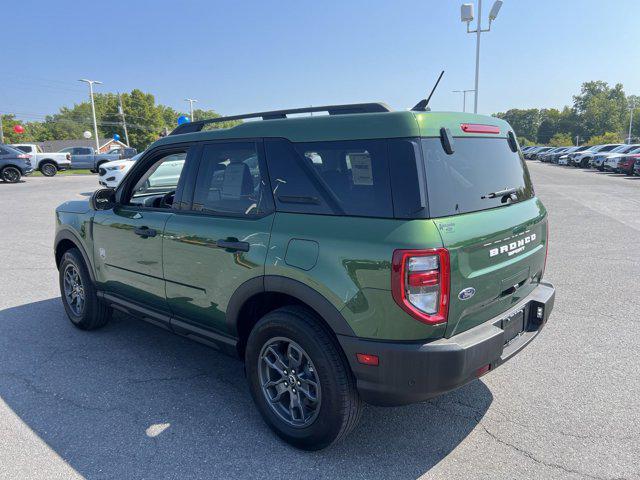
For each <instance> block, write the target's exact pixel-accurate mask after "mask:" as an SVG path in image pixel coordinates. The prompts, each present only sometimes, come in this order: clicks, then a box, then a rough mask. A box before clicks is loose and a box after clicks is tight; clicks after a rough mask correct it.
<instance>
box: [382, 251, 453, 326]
mask: <svg viewBox="0 0 640 480" xmlns="http://www.w3.org/2000/svg"><path fill="white" fill-rule="evenodd" d="M391 290H392V294H393V299H394V300H395V302H396V303H397V304H398V305H399V306H400V308H402V309H403V310H404V311H405V312H407V313H409V314H410V315H411V316H412V317H413V318H415V319H416V320H419V321H421V322H423V323H427V324H430V325H434V324H438V323H444V322H446V321H447V314H448V312H449V251H448V250H447V249H446V248H434V249H430V250H396V251H395V252H393V266H392V271H391Z"/></svg>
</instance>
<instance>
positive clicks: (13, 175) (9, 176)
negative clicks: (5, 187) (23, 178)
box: [2, 167, 20, 183]
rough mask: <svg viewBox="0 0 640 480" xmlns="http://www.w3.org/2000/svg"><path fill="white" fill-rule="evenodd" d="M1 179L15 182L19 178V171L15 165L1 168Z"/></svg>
mask: <svg viewBox="0 0 640 480" xmlns="http://www.w3.org/2000/svg"><path fill="white" fill-rule="evenodd" d="M2 179H3V180H4V181H5V182H9V183H16V182H17V181H18V180H20V172H19V171H18V169H17V168H15V167H6V168H5V169H4V170H2Z"/></svg>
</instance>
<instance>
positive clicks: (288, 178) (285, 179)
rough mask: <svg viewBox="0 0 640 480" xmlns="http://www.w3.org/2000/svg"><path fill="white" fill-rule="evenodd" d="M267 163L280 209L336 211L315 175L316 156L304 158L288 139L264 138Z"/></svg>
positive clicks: (304, 211) (307, 211)
mask: <svg viewBox="0 0 640 480" xmlns="http://www.w3.org/2000/svg"><path fill="white" fill-rule="evenodd" d="M265 149H266V153H267V165H268V166H269V175H270V177H271V187H272V188H273V197H274V198H275V201H276V207H277V209H278V211H281V212H291V213H316V214H325V215H329V214H331V213H334V212H333V210H332V208H331V207H330V206H329V203H327V194H326V193H324V192H323V190H322V185H321V184H320V182H319V181H318V179H317V178H315V176H314V175H313V169H314V166H313V159H306V158H305V159H304V160H303V159H302V158H300V155H299V154H298V152H296V150H295V149H294V148H293V145H292V144H291V143H290V142H288V141H287V140H281V139H277V140H265Z"/></svg>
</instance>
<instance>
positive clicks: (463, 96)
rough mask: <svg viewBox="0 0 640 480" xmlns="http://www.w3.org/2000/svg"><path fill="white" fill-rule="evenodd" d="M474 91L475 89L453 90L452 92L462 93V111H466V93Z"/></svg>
mask: <svg viewBox="0 0 640 480" xmlns="http://www.w3.org/2000/svg"><path fill="white" fill-rule="evenodd" d="M469 92H475V90H453V93H461V94H462V111H463V112H466V111H467V93H469Z"/></svg>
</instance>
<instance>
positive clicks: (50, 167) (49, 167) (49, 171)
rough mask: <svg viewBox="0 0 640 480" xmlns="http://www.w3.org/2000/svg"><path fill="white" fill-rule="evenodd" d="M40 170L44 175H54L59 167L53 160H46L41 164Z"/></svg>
mask: <svg viewBox="0 0 640 480" xmlns="http://www.w3.org/2000/svg"><path fill="white" fill-rule="evenodd" d="M40 172H42V175H44V176H45V177H53V176H54V175H55V174H56V173H58V167H56V166H55V165H54V164H53V163H51V162H45V163H43V164H41V165H40Z"/></svg>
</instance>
